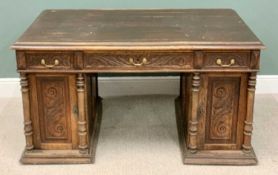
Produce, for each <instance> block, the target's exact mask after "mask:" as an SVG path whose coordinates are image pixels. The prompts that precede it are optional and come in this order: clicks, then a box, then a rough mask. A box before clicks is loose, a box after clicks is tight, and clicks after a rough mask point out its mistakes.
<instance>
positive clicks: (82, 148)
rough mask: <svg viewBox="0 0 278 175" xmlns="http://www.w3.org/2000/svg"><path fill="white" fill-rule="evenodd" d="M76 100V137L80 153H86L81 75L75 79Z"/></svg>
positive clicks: (85, 128)
mask: <svg viewBox="0 0 278 175" xmlns="http://www.w3.org/2000/svg"><path fill="white" fill-rule="evenodd" d="M76 86H77V98H78V135H79V145H78V148H79V149H80V153H87V151H88V127H87V120H86V109H85V105H86V104H85V80H84V75H83V74H78V75H77V77H76Z"/></svg>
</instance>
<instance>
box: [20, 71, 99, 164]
mask: <svg viewBox="0 0 278 175" xmlns="http://www.w3.org/2000/svg"><path fill="white" fill-rule="evenodd" d="M21 87H22V99H23V108H24V131H25V137H26V147H25V150H24V152H23V155H22V158H21V162H22V163H24V164H51V163H53V164H56V163H93V162H94V159H95V149H96V145H97V138H98V131H99V123H100V121H101V111H100V110H101V100H100V98H98V94H97V76H96V75H87V74H39V73H36V74H25V73H22V74H21Z"/></svg>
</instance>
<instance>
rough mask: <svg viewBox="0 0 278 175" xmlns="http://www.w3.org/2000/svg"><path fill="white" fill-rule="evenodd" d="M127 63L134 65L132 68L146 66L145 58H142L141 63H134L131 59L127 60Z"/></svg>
mask: <svg viewBox="0 0 278 175" xmlns="http://www.w3.org/2000/svg"><path fill="white" fill-rule="evenodd" d="M129 63H130V64H132V65H134V66H143V65H145V64H148V60H147V58H145V57H144V58H143V59H142V62H141V63H135V62H134V59H133V58H129Z"/></svg>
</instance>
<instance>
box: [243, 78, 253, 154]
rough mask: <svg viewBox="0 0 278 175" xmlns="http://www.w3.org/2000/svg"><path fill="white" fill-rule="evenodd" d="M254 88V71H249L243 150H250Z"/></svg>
mask: <svg viewBox="0 0 278 175" xmlns="http://www.w3.org/2000/svg"><path fill="white" fill-rule="evenodd" d="M255 89H256V73H251V74H250V75H249V78H248V92H247V111H246V118H245V121H244V132H243V134H244V139H243V145H242V147H243V150H244V151H245V152H250V151H251V149H252V146H251V136H252V130H253V109H254V100H255Z"/></svg>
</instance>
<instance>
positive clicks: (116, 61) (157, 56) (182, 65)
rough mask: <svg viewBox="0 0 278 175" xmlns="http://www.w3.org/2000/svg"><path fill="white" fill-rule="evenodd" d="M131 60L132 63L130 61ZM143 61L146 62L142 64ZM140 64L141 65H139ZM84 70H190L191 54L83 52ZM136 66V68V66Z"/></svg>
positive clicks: (191, 65)
mask: <svg viewBox="0 0 278 175" xmlns="http://www.w3.org/2000/svg"><path fill="white" fill-rule="evenodd" d="M130 59H132V62H131V61H130ZM143 59H146V60H147V62H146V63H145V64H142V62H143ZM140 64H142V65H140ZM84 65H85V69H95V70H105V69H111V70H117V69H121V70H132V71H134V70H141V69H143V70H146V69H151V70H155V69H159V70H160V69H161V68H163V69H173V70H174V69H191V68H192V67H193V53H192V52H176V53H175V52H165V53H163V52H111V53H107V52H102V53H101V52H91V53H89V52H85V53H84ZM137 65H138V66H137Z"/></svg>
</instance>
